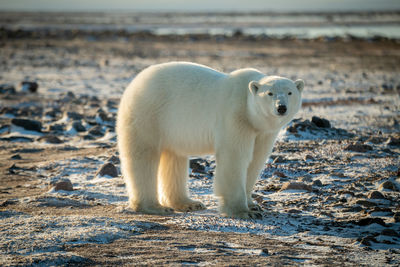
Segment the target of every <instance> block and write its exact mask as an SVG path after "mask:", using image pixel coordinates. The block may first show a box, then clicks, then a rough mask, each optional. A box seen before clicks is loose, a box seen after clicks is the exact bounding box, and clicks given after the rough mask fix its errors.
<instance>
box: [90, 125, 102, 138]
mask: <svg viewBox="0 0 400 267" xmlns="http://www.w3.org/2000/svg"><path fill="white" fill-rule="evenodd" d="M89 134H91V135H94V136H103V135H104V134H103V129H102V127H101V126H100V125H96V126H93V127H92V128H91V129H90V130H89Z"/></svg>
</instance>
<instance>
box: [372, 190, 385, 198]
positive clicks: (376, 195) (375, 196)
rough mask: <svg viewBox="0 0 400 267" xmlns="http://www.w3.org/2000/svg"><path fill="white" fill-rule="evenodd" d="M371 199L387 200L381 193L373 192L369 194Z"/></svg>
mask: <svg viewBox="0 0 400 267" xmlns="http://www.w3.org/2000/svg"><path fill="white" fill-rule="evenodd" d="M368 198H369V199H385V196H384V195H383V194H382V193H381V192H379V191H372V192H370V193H369V194H368Z"/></svg>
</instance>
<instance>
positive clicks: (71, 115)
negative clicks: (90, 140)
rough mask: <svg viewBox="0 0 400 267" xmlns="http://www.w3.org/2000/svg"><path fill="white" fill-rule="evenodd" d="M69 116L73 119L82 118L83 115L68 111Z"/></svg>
mask: <svg viewBox="0 0 400 267" xmlns="http://www.w3.org/2000/svg"><path fill="white" fill-rule="evenodd" d="M66 115H67V117H68V118H70V119H72V120H82V119H83V115H81V114H79V113H77V112H67V113H66Z"/></svg>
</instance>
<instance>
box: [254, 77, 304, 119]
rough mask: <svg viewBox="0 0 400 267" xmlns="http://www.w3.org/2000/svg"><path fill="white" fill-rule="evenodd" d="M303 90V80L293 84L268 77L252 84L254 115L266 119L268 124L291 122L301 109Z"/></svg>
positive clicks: (281, 79) (281, 78) (288, 80)
mask: <svg viewBox="0 0 400 267" xmlns="http://www.w3.org/2000/svg"><path fill="white" fill-rule="evenodd" d="M303 88H304V81H303V80H300V79H299V80H296V81H294V82H293V81H292V80H290V79H287V78H283V77H278V76H267V77H264V78H263V79H261V80H259V81H252V82H250V83H249V90H250V94H251V97H252V100H253V101H252V102H253V103H252V106H253V107H254V113H255V114H254V115H257V116H260V117H264V118H265V119H266V121H268V122H272V121H276V122H278V123H279V124H281V123H280V122H282V123H283V124H284V123H287V122H289V121H290V120H291V119H292V118H293V116H294V115H295V114H296V113H297V112H298V111H299V109H300V107H301V93H302V91H303ZM282 126H283V125H282Z"/></svg>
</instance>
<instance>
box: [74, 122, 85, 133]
mask: <svg viewBox="0 0 400 267" xmlns="http://www.w3.org/2000/svg"><path fill="white" fill-rule="evenodd" d="M72 127H74V129H75V130H76V131H77V132H86V128H85V126H83V125H82V123H81V122H80V121H74V122H72Z"/></svg>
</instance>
